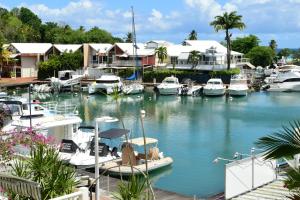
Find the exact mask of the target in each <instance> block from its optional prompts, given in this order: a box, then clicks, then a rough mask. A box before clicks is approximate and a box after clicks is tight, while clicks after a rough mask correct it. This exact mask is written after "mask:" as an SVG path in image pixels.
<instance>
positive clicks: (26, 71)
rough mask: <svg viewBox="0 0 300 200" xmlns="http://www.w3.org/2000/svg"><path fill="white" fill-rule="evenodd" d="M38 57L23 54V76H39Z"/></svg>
mask: <svg viewBox="0 0 300 200" xmlns="http://www.w3.org/2000/svg"><path fill="white" fill-rule="evenodd" d="M36 62H37V58H36V57H31V56H30V57H27V56H26V57H25V56H21V76H22V77H36V76H37V66H36Z"/></svg>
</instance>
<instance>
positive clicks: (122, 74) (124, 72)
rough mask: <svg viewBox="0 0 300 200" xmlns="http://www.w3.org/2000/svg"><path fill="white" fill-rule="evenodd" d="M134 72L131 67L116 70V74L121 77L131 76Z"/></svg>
mask: <svg viewBox="0 0 300 200" xmlns="http://www.w3.org/2000/svg"><path fill="white" fill-rule="evenodd" d="M133 73H134V70H133V69H130V68H128V69H122V70H119V71H118V76H120V77H122V78H128V77H129V76H131V75H132V74H133Z"/></svg>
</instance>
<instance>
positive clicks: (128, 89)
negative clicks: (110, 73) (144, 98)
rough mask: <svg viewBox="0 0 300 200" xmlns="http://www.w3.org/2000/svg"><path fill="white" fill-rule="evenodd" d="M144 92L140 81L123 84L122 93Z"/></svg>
mask: <svg viewBox="0 0 300 200" xmlns="http://www.w3.org/2000/svg"><path fill="white" fill-rule="evenodd" d="M142 92H144V86H143V85H142V84H140V83H131V84H128V85H124V87H123V93H124V94H127V95H129V94H140V93H142Z"/></svg>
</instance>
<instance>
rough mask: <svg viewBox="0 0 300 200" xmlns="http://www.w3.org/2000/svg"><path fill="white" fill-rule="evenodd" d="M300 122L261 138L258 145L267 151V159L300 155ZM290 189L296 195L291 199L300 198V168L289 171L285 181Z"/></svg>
mask: <svg viewBox="0 0 300 200" xmlns="http://www.w3.org/2000/svg"><path fill="white" fill-rule="evenodd" d="M299 127H300V121H295V122H293V123H290V127H287V126H283V127H282V129H283V130H281V131H278V132H275V133H273V134H271V135H267V136H265V137H261V138H259V140H258V141H257V142H256V145H257V146H258V147H259V148H262V149H264V150H265V156H266V157H265V158H266V159H279V158H289V157H293V156H294V155H296V154H299V153H300V129H299ZM284 182H285V185H286V187H287V188H288V189H290V190H293V191H294V192H295V193H296V194H294V195H293V197H292V198H291V199H293V198H294V199H296V198H295V197H298V198H300V168H299V167H298V166H297V167H296V168H295V167H293V168H292V169H289V170H288V171H287V179H286V180H285V181H284Z"/></svg>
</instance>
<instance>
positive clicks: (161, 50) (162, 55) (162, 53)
mask: <svg viewBox="0 0 300 200" xmlns="http://www.w3.org/2000/svg"><path fill="white" fill-rule="evenodd" d="M155 55H157V57H158V62H159V63H163V62H164V60H165V59H166V58H167V57H168V52H167V48H166V47H158V48H156V49H155Z"/></svg>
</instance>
